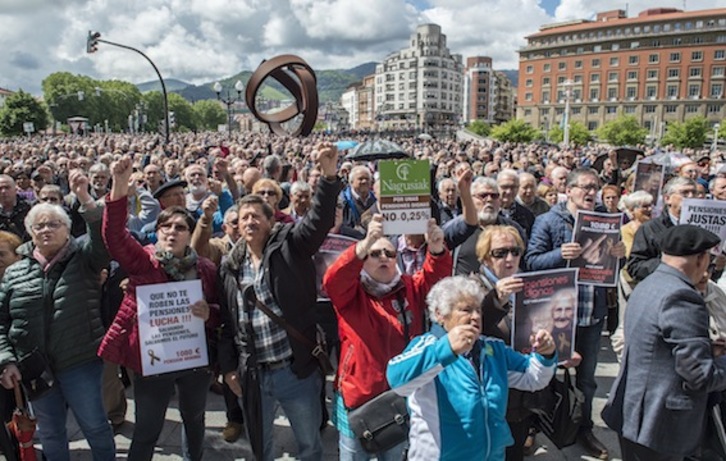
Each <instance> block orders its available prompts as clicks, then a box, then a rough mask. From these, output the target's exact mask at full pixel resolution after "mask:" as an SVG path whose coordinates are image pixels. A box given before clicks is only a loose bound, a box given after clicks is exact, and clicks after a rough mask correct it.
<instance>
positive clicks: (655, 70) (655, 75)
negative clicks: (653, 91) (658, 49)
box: [648, 69, 658, 80]
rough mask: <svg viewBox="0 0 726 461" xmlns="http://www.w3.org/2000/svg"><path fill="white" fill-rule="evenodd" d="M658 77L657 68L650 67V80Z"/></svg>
mask: <svg viewBox="0 0 726 461" xmlns="http://www.w3.org/2000/svg"><path fill="white" fill-rule="evenodd" d="M653 79H658V70H657V69H648V80H653Z"/></svg>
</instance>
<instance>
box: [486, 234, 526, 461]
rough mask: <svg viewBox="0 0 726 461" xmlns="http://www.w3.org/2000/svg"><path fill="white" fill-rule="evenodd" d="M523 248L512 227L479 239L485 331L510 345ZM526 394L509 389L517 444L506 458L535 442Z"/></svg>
mask: <svg viewBox="0 0 726 461" xmlns="http://www.w3.org/2000/svg"><path fill="white" fill-rule="evenodd" d="M524 248H525V247H524V242H523V241H522V237H521V236H520V235H519V232H517V229H515V228H514V227H512V226H489V227H487V228H486V230H485V231H484V232H482V233H481V235H480V236H479V240H477V242H476V255H477V258H478V259H479V262H480V263H481V266H480V268H479V274H478V277H479V279H480V282H481V284H482V285H483V286H484V287H485V288H486V289H487V291H488V293H487V295H486V296H485V297H484V301H483V302H482V334H483V335H485V336H492V337H495V338H499V339H501V340H503V341H504V342H505V343H506V344H507V345H510V343H511V332H512V306H513V305H514V295H515V293H518V292H520V291H522V289H523V288H524V283H523V282H522V279H521V278H518V277H517V276H516V274H517V271H518V270H519V261H520V259H522V255H523V254H524ZM527 394H529V392H523V391H517V390H514V389H510V392H509V402H508V405H507V417H506V419H507V423H509V429H510V430H511V432H512V437H513V438H514V444H513V445H511V446H509V447H507V450H506V459H507V461H514V460H522V459H523V458H524V453H525V442H526V445H527V446H526V449H527V450H528V451H529V450H530V447H532V446H533V444H534V435H532V436H531V437H528V435H529V430H530V427H531V426H532V413H531V412H530V411H529V410H528V409H527V408H526V406H525V402H524V399H525V398H526V397H525V396H526V395H527ZM528 439H529V440H528Z"/></svg>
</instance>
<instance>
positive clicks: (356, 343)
mask: <svg viewBox="0 0 726 461" xmlns="http://www.w3.org/2000/svg"><path fill="white" fill-rule="evenodd" d="M361 270H363V261H361V260H360V259H358V258H357V257H356V255H355V245H352V246H351V247H350V248H348V249H347V250H346V251H345V252H343V254H341V255H340V257H339V258H338V259H337V260H336V261H335V262H334V263H333V265H331V266H330V267H329V268H328V271H327V272H326V273H325V277H324V278H323V286H324V288H325V291H326V293H328V296H329V297H330V300H331V301H332V303H333V307H334V309H335V314H336V316H337V317H338V332H339V335H340V362H339V364H338V375H337V376H336V387H337V389H338V391H339V392H340V393H341V395H342V396H343V401H344V402H345V406H346V407H347V408H356V407H358V406H360V405H362V404H364V403H366V402H367V401H368V400H370V399H372V398H373V397H375V396H377V395H378V394H380V393H382V392H384V391H386V390H388V382H387V381H386V365H387V363H388V361H389V360H390V359H391V358H393V357H394V356H396V355H398V354H400V353H401V352H403V349H404V348H405V347H406V345H407V344H408V342H409V340H410V339H411V338H413V337H415V336H418V335H421V334H423V333H424V315H423V313H424V309H426V295H427V294H428V292H429V290H430V289H431V287H432V286H433V285H434V284H435V283H436V282H438V281H439V280H441V279H443V278H444V277H447V276H449V275H451V270H452V260H451V254H450V253H449V252H448V251H446V252H445V253H444V254H442V255H439V256H432V255H431V254H430V253H428V252H427V254H426V261H424V265H423V268H422V269H421V270H419V271H418V272H416V274H414V275H413V276H410V275H402V276H401V283H400V284H399V288H398V289H395V290H394V291H393V292H391V293H389V294H388V295H386V296H385V297H384V298H380V299H379V298H374V297H373V296H371V295H369V294H368V293H367V292H366V291H365V290H364V289H363V286H362V285H361V283H360V272H361ZM401 290H403V293H402V294H405V297H406V311H408V312H410V313H411V316H412V318H411V321H410V322H409V327H408V334H409V338H404V330H403V324H402V323H401V321H399V317H398V313H397V312H396V309H395V308H394V306H393V302H394V301H396V302H397V299H398V297H399V296H400V294H399V291H401Z"/></svg>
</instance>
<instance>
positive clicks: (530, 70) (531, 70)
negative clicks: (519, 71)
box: [524, 66, 534, 74]
mask: <svg viewBox="0 0 726 461" xmlns="http://www.w3.org/2000/svg"><path fill="white" fill-rule="evenodd" d="M524 71H525V72H526V73H528V74H531V73H534V66H527V67H526V68H525V70H524Z"/></svg>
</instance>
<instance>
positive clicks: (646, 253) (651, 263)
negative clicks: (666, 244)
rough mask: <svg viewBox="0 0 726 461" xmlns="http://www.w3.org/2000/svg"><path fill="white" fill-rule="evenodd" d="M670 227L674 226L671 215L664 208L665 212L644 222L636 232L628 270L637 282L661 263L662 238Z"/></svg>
mask: <svg viewBox="0 0 726 461" xmlns="http://www.w3.org/2000/svg"><path fill="white" fill-rule="evenodd" d="M670 227H673V221H671V216H670V214H668V211H667V210H663V214H661V215H660V216H659V217H657V218H653V219H651V220H650V221H648V222H647V223H645V224H643V225H642V226H640V227H639V228H638V230H637V231H636V232H635V238H634V239H633V248H632V250H631V251H630V259H628V266H627V270H628V274H630V276H631V277H632V278H633V279H634V280H635V281H636V282H640V281H641V280H643V279H644V278H646V277H647V276H649V275H650V274H652V273H653V272H655V269H656V268H657V267H658V265H659V264H660V239H661V236H662V235H663V232H665V231H666V230H667V229H668V228H670Z"/></svg>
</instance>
